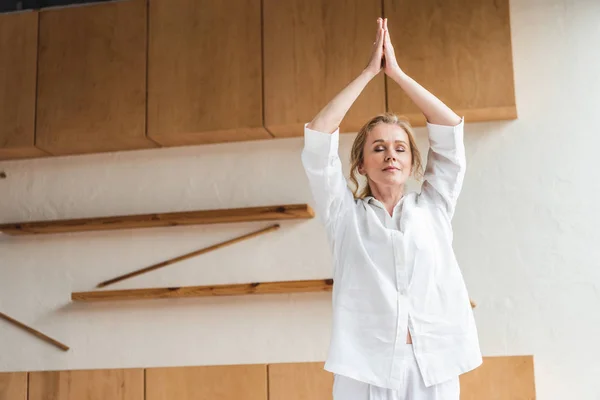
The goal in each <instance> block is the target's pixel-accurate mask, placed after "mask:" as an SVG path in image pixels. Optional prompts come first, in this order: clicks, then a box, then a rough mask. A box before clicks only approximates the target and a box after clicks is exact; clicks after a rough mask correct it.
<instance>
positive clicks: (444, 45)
mask: <svg viewBox="0 0 600 400" xmlns="http://www.w3.org/2000/svg"><path fill="white" fill-rule="evenodd" d="M384 14H385V17H387V18H388V27H389V31H390V36H391V39H392V43H393V44H394V47H395V49H396V56H397V59H398V63H399V65H400V67H401V68H402V69H403V70H404V71H405V72H406V73H407V74H408V75H409V76H411V77H412V78H414V79H415V80H416V81H417V82H419V83H420V84H422V85H423V86H425V87H426V88H427V89H429V90H430V91H431V92H432V93H434V94H435V95H436V96H437V97H439V98H440V99H441V100H442V101H444V102H445V103H446V104H448V106H450V107H452V108H453V109H454V110H455V111H456V112H457V113H458V114H459V115H461V116H465V121H470V122H474V121H494V120H506V119H515V118H517V110H516V101H515V93H514V79H513V63H512V45H511V32H510V13H509V0H455V1H438V0H420V1H413V0H384ZM387 88H388V107H389V110H390V111H393V112H395V113H398V114H402V115H406V116H408V117H409V120H410V121H411V123H413V124H414V125H423V124H424V122H425V119H424V118H423V116H422V115H421V112H420V111H419V109H418V108H417V106H416V105H415V104H414V103H413V102H412V101H411V100H410V98H409V97H408V96H406V95H405V94H404V92H403V90H402V89H401V88H400V86H399V85H398V84H397V83H395V82H394V81H393V80H391V79H389V78H388V80H387Z"/></svg>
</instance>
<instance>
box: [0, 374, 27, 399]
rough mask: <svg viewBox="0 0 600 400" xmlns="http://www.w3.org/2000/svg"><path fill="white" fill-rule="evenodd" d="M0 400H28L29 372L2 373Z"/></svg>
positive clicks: (0, 377)
mask: <svg viewBox="0 0 600 400" xmlns="http://www.w3.org/2000/svg"><path fill="white" fill-rule="evenodd" d="M0 400H27V372H0Z"/></svg>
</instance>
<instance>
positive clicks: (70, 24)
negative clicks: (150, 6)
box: [36, 0, 156, 155]
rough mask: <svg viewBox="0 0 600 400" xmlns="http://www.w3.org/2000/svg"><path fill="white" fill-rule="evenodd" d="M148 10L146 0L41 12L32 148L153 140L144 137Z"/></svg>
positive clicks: (75, 149) (68, 149) (103, 147)
mask: <svg viewBox="0 0 600 400" xmlns="http://www.w3.org/2000/svg"><path fill="white" fill-rule="evenodd" d="M146 15H147V12H146V1H145V0H124V1H111V2H106V3H100V4H94V5H85V6H77V7H61V8H50V9H44V10H42V11H40V28H39V29H40V36H39V37H40V45H39V65H38V103H37V132H36V144H37V146H38V147H40V148H42V149H44V150H46V151H48V152H49V153H51V154H58V155H60V154H81V153H99V152H105V151H118V150H132V149H141V148H150V147H156V143H154V142H153V141H151V140H149V139H148V138H147V137H146V43H147V40H146V28H147V26H146V25H147V21H146Z"/></svg>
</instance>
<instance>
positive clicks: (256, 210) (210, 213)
mask: <svg viewBox="0 0 600 400" xmlns="http://www.w3.org/2000/svg"><path fill="white" fill-rule="evenodd" d="M314 215H315V213H314V211H313V209H312V208H311V207H310V206H309V205H307V204H290V205H279V206H266V207H250V208H232V209H218V210H204V211H185V212H174V213H163V214H142V215H126V216H117V217H100V218H81V219H70V220H55V221H37V222H19V223H10V224H3V225H0V232H4V233H6V234H8V235H31V234H49V233H65V232H86V231H103V230H113V229H133V228H154V227H166V226H178V225H200V224H222V223H233V222H250V221H272V220H289V219H307V218H313V217H314Z"/></svg>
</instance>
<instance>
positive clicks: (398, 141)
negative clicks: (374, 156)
mask: <svg viewBox="0 0 600 400" xmlns="http://www.w3.org/2000/svg"><path fill="white" fill-rule="evenodd" d="M377 142H382V143H385V140H383V139H377V140H374V141H373V144H375V143H377ZM395 143H404V144H408V143H406V142H405V141H404V140H396V142H395Z"/></svg>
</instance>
